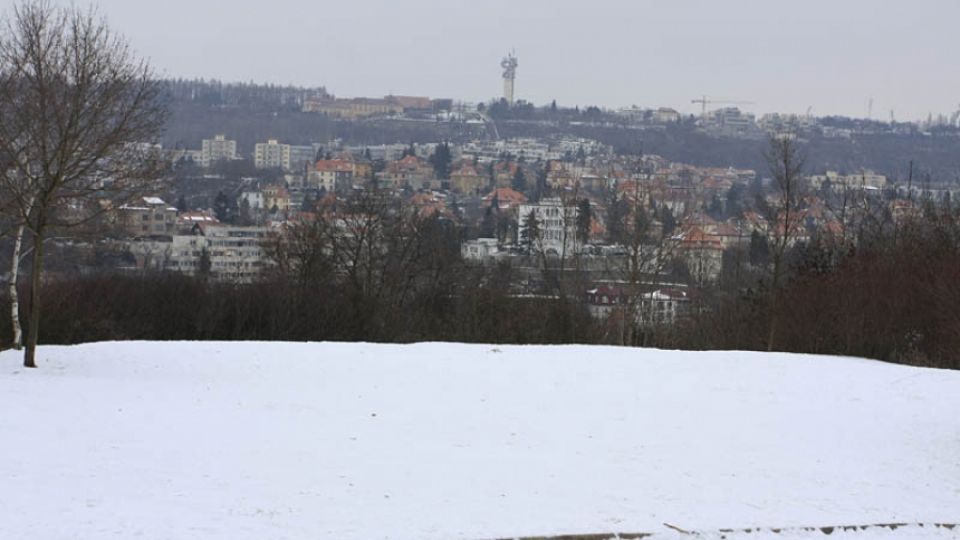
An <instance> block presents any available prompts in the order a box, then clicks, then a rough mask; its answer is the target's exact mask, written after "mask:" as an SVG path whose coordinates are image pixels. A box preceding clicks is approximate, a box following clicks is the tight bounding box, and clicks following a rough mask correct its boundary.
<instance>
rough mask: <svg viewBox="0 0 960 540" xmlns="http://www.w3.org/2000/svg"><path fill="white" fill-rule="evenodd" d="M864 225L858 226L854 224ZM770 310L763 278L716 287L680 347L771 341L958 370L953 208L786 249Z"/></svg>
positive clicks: (958, 232)
mask: <svg viewBox="0 0 960 540" xmlns="http://www.w3.org/2000/svg"><path fill="white" fill-rule="evenodd" d="M861 232H863V231H861ZM789 266H790V269H789V279H788V281H787V282H786V283H785V284H784V286H783V287H782V290H781V296H780V298H781V300H780V302H779V303H778V305H777V307H776V312H772V311H771V307H770V305H769V304H768V303H767V302H766V301H765V298H766V297H767V294H768V292H767V291H766V290H765V287H767V286H769V282H768V281H765V280H761V281H759V282H757V283H754V284H752V286H750V287H747V288H744V289H741V290H737V289H733V290H730V289H727V290H723V289H721V290H718V291H714V294H713V299H712V301H711V302H710V303H709V309H706V310H704V312H703V313H702V314H701V315H700V316H698V317H695V318H694V319H692V320H691V321H690V325H689V326H688V331H687V332H684V334H683V335H682V337H681V338H680V341H678V342H677V343H676V345H678V346H684V347H691V348H697V349H745V350H764V346H765V344H766V338H767V336H766V333H765V330H766V328H767V321H769V320H770V319H771V318H772V317H776V318H778V319H779V321H780V325H779V328H780V332H779V334H778V338H777V344H776V349H777V350H782V351H789V352H797V353H813V354H833V355H846V356H858V357H865V358H875V359H879V360H885V361H890V362H896V363H902V364H911V365H921V366H930V367H941V368H949V369H960V213H958V211H957V209H956V208H951V207H950V206H940V207H935V206H934V205H933V204H932V203H927V205H926V208H925V210H924V212H923V215H922V216H920V215H918V216H913V217H911V218H908V219H906V220H904V222H901V223H886V224H880V225H879V226H877V227H876V228H874V229H873V230H872V231H866V234H861V237H860V238H859V239H858V241H857V242H856V243H855V244H851V243H837V242H834V241H832V240H829V239H827V238H815V239H813V240H812V241H811V242H810V243H808V244H805V245H800V246H797V247H795V248H794V249H793V250H792V252H791V253H790V264H789Z"/></svg>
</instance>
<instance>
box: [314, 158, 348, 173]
mask: <svg viewBox="0 0 960 540" xmlns="http://www.w3.org/2000/svg"><path fill="white" fill-rule="evenodd" d="M314 170H315V171H317V172H349V171H352V170H353V166H351V165H350V162H348V161H347V160H345V159H321V160H320V161H318V162H316V164H314Z"/></svg>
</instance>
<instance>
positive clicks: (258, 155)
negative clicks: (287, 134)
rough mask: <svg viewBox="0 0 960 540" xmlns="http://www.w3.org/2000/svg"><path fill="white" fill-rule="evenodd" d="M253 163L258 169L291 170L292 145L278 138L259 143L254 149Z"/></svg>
mask: <svg viewBox="0 0 960 540" xmlns="http://www.w3.org/2000/svg"><path fill="white" fill-rule="evenodd" d="M253 165H254V166H255V167H256V168H258V169H283V170H285V171H288V170H290V145H289V144H280V142H279V141H277V140H276V139H270V140H268V141H267V142H265V143H257V145H256V146H255V147H254V150H253Z"/></svg>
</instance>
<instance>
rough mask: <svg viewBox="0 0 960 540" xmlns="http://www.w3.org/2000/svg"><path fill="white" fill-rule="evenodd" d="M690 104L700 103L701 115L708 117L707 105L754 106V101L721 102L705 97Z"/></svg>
mask: <svg viewBox="0 0 960 540" xmlns="http://www.w3.org/2000/svg"><path fill="white" fill-rule="evenodd" d="M690 103H699V104H700V115H701V116H706V115H707V105H708V104H711V105H753V104H754V103H753V102H752V101H730V100H719V99H707V96H703V97H701V98H700V99H694V100H692V101H690Z"/></svg>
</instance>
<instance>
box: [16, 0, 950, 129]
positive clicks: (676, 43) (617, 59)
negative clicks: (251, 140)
mask: <svg viewBox="0 0 960 540" xmlns="http://www.w3.org/2000/svg"><path fill="white" fill-rule="evenodd" d="M55 3H59V4H64V3H66V2H65V0H56V1H55ZM4 4H5V7H6V9H5V11H9V9H10V8H11V7H12V5H13V2H12V1H10V0H5V2H4ZM618 4H619V3H618V2H611V1H609V0H600V1H599V2H595V3H594V4H592V5H591V10H590V11H589V12H583V11H577V10H576V9H573V8H574V7H575V6H576V4H574V3H573V2H569V1H567V0H563V1H559V2H549V3H548V2H543V1H540V0H537V1H531V2H525V3H523V4H517V3H509V2H506V1H504V0H495V1H493V2H489V3H487V4H485V5H484V6H482V7H480V6H471V7H470V9H467V10H465V9H458V8H460V7H461V4H460V3H457V2H454V3H452V4H451V3H449V2H447V3H441V2H437V1H435V0H411V1H409V2H404V3H403V4H402V5H397V4H395V3H388V2H385V1H382V0H364V1H360V2H355V3H352V4H351V5H350V6H346V5H339V4H335V5H327V6H303V5H299V4H298V3H297V2H294V1H292V0H278V1H276V2H273V3H271V4H270V6H269V10H267V11H266V12H265V11H264V9H263V6H262V5H260V4H255V3H252V2H234V3H231V4H230V7H229V9H227V8H226V7H225V6H224V5H221V4H214V5H211V3H203V4H200V3H196V2H193V3H188V2H186V1H184V0H170V1H168V2H165V3H162V4H161V3H152V2H150V3H148V2H139V1H137V2H130V1H126V0H125V1H121V0H99V1H98V2H95V5H96V6H97V8H98V10H99V12H100V14H102V15H103V16H105V17H106V18H107V20H108V22H109V23H110V24H111V26H112V27H113V28H114V29H115V30H116V31H118V32H120V33H122V34H123V35H124V36H126V37H127V39H128V40H129V41H130V43H131V45H132V47H133V48H134V49H135V50H136V51H137V52H138V53H140V54H142V55H144V56H146V57H147V58H149V59H150V61H151V64H152V65H153V66H154V68H155V69H156V70H157V73H158V74H159V75H161V76H165V77H183V78H200V77H202V78H216V79H221V80H224V81H255V82H264V83H275V84H296V85H302V86H321V85H322V86H326V87H327V89H328V90H330V91H331V92H332V93H334V94H336V95H338V96H345V97H352V96H382V95H386V94H398V95H404V94H406V95H429V96H432V97H449V98H454V99H459V100H465V101H486V100H488V99H491V98H494V97H499V96H500V95H501V94H502V79H501V77H500V74H501V69H500V66H499V64H500V61H501V59H502V58H503V57H504V56H505V55H506V54H507V53H508V52H509V51H511V50H516V52H517V56H518V57H519V59H520V67H519V69H518V72H517V80H516V98H517V99H518V100H519V99H523V100H527V101H530V102H533V103H536V104H546V103H549V102H551V101H552V100H556V101H557V102H558V103H559V104H561V105H564V106H571V107H572V106H574V105H578V106H581V107H584V106H588V105H598V106H602V107H608V108H619V107H627V106H631V105H637V106H641V107H651V108H656V107H661V106H663V107H673V108H676V109H677V110H680V111H681V112H685V113H697V112H699V110H700V105H698V104H694V103H691V101H692V100H694V99H698V98H700V97H701V96H704V95H705V96H707V98H708V99H713V100H736V101H749V102H752V103H753V104H751V105H745V106H742V108H743V109H745V110H747V111H750V112H754V113H757V114H763V113H767V112H786V113H800V114H803V113H805V112H806V111H807V110H810V111H811V112H812V114H814V115H817V116H823V115H829V114H842V115H846V116H852V117H865V116H867V113H868V109H872V117H873V118H875V119H880V120H889V118H890V112H891V111H894V114H895V115H896V118H897V120H922V119H925V118H926V117H927V115H928V114H930V113H932V114H933V115H934V116H936V115H937V114H947V115H949V114H950V113H952V112H953V111H955V110H957V108H958V107H960V105H958V104H960V91H957V90H956V89H960V75H958V74H956V73H955V71H953V70H949V69H947V66H949V65H950V62H951V57H952V54H951V53H952V50H951V49H950V48H948V47H944V46H943V44H944V43H945V42H946V40H947V36H949V35H950V34H949V32H951V31H952V28H951V26H952V22H953V21H954V20H957V19H958V18H960V17H958V16H960V4H958V3H956V2H950V1H946V0H942V1H941V0H930V1H927V2H921V3H918V4H912V5H910V6H909V7H908V6H906V5H902V6H879V5H876V4H875V3H871V2H867V1H864V0H854V1H850V2H845V3H844V4H843V5H840V6H837V5H834V4H831V3H829V2H826V1H824V0H814V1H812V2H807V3H805V4H804V5H803V6H802V8H801V7H797V8H792V9H787V8H784V7H783V6H781V5H773V4H770V3H768V2H761V1H758V0H743V1H738V2H732V3H726V4H724V5H723V6H720V5H715V3H711V2H706V1H703V0H696V1H688V2H684V3H683V4H682V5H670V6H664V5H658V4H656V3H653V2H634V3H631V4H629V5H618ZM78 5H81V6H82V5H84V3H83V2H79V3H78ZM464 5H465V4H464ZM731 6H733V7H731ZM247 8H249V9H247ZM454 13H456V16H454ZM871 102H872V107H871ZM718 106H719V105H718Z"/></svg>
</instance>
